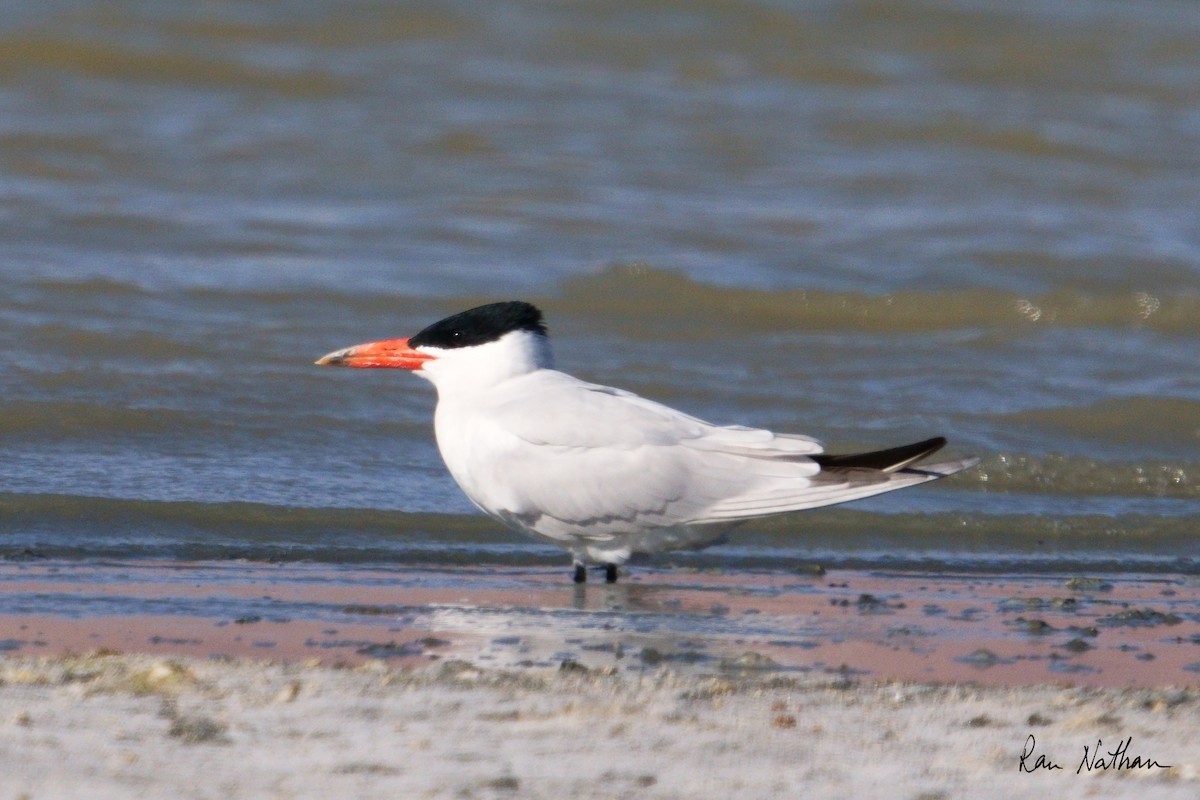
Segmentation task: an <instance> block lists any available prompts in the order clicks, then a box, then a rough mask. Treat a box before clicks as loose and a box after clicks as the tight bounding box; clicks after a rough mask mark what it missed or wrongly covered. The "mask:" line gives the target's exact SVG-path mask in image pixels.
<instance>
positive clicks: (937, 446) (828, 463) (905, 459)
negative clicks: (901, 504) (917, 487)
mask: <svg viewBox="0 0 1200 800" xmlns="http://www.w3.org/2000/svg"><path fill="white" fill-rule="evenodd" d="M945 446H946V437H945V436H935V437H933V438H932V439H926V440H925V441H923V442H915V443H914V444H906V445H901V446H900V447H892V448H889V449H887V450H874V451H872V452H870V453H852V454H848V455H832V454H830V453H822V454H820V455H815V456H810V458H812V460H813V461H815V462H817V463H818V464H819V465H820V466H821V469H877V470H880V471H882V472H894V471H895V470H898V469H901V468H903V467H907V466H908V465H909V464H912V463H915V462H917V461H920V460H921V459H923V458H925V457H926V456H930V455H932V454H934V453H936V452H937V451H938V450H941V449H942V448H943V447H945Z"/></svg>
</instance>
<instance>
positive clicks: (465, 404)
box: [316, 300, 979, 583]
mask: <svg viewBox="0 0 1200 800" xmlns="http://www.w3.org/2000/svg"><path fill="white" fill-rule="evenodd" d="M316 364H317V365H320V366H341V367H356V368H367V369H370V368H374V369H401V370H408V371H411V372H413V373H414V374H416V375H417V376H419V377H421V378H424V379H426V380H428V381H429V382H431V383H432V384H433V385H434V388H435V389H436V391H437V405H436V408H435V411H434V434H435V437H436V439H437V445H438V449H439V451H440V452H441V455H442V458H443V460H444V461H445V463H446V467H447V469H448V470H449V472H450V475H451V476H452V477H453V478H454V480H455V482H456V483H457V484H458V485H459V487H460V488H461V489H462V491H463V492H464V493H465V494H466V496H467V497H468V498H469V499H470V500H471V502H473V503H474V504H475V505H476V506H478V507H479V508H480V509H481V510H482V511H483V512H484V513H486V514H487V515H488V516H490V517H492V518H494V519H495V520H497V521H498V522H500V523H501V524H503V525H505V526H507V527H508V528H511V529H514V530H516V531H519V532H522V533H526V534H531V535H532V536H534V537H536V538H538V539H541V540H543V541H546V542H551V543H553V544H555V545H558V546H560V547H562V548H565V549H566V550H567V551H568V552H569V553H570V555H571V559H572V566H573V572H572V577H573V580H574V581H575V582H576V583H584V582H586V580H587V569H588V567H589V566H594V567H596V568H602V569H603V570H604V575H605V580H606V582H608V583H615V582H616V581H617V577H618V568H619V567H621V566H622V565H624V564H625V563H626V562H627V561H629V559H630V558H631V557H633V556H635V555H639V556H640V555H649V554H654V553H661V552H666V551H672V550H681V549H700V548H704V547H707V546H709V545H712V544H716V543H718V542H720V541H723V540H724V539H725V537H726V535H727V534H728V532H729V531H730V530H731V529H732V528H733V527H734V526H736V525H738V524H739V523H743V522H746V521H747V520H752V519H757V518H761V517H767V516H774V515H778V514H784V513H788V512H793V511H800V510H804V509H810V508H818V507H820V506H827V505H833V504H837V503H844V502H846V501H850V500H857V499H860V498H864V497H870V496H872V495H877V494H881V493H883V492H890V491H893V490H896V489H903V488H905V487H908V486H916V485H919V484H923V483H927V482H929V481H933V480H936V479H938V478H943V477H946V476H948V475H953V474H954V473H956V472H960V471H961V470H964V469H967V468H969V467H971V466H974V465H975V464H976V463H978V461H979V459H977V458H961V459H957V460H952V461H943V462H940V463H932V464H924V465H922V466H918V462H920V461H922V459H925V458H926V457H928V456H930V455H932V454H933V453H934V452H936V451H938V450H940V449H941V448H942V447H943V446H944V445H945V444H946V439H945V438H944V437H941V436H938V437H934V438H931V439H926V440H924V441H921V442H916V443H914V444H908V445H903V446H900V447H892V448H888V449H885V450H876V451H873V452H862V453H852V454H830V453H826V452H825V450H824V447H823V445H822V444H821V443H820V442H819V441H818V440H816V439H814V438H812V437H809V436H804V435H800V434H793V433H774V432H772V431H769V430H764V429H761V428H754V427H747V426H743V425H714V424H712V423H710V422H706V421H704V420H702V419H698V418H697V417H694V416H691V415H689V414H686V413H684V412H682V411H677V410H675V409H673V408H670V407H668V406H666V405H663V404H661V403H657V402H655V401H653V400H649V399H646V398H643V397H640V396H638V395H636V394H634V393H632V392H628V391H624V390H622V389H616V388H613V387H610V386H603V385H600V384H596V383H589V382H587V381H584V380H580V379H579V378H575V377H572V376H571V375H568V374H567V373H565V372H560V371H558V370H556V369H555V368H554V358H553V355H552V352H551V348H550V340H549V336H548V332H547V327H546V323H545V320H544V317H543V314H542V312H541V310H539V309H538V308H537V307H536V306H535V305H533V304H531V303H528V302H525V301H521V300H509V301H503V302H496V303H488V304H485V305H480V306H477V307H475V308H470V309H467V310H465V311H462V312H459V313H457V314H454V315H452V316H449V317H446V318H445V319H442V320H439V321H437V322H434V323H433V324H431V325H428V326H427V327H425V328H424V329H422V330H421V331H420V332H418V333H417V334H416V335H414V336H412V337H410V338H403V339H386V340H382V341H374V342H367V343H365V344H359V345H355V346H353V347H346V348H343V349H341V350H336V351H334V352H331V353H329V354H327V355H325V356H322V357H321V358H319V359H317V361H316Z"/></svg>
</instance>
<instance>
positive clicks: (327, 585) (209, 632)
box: [0, 561, 1200, 688]
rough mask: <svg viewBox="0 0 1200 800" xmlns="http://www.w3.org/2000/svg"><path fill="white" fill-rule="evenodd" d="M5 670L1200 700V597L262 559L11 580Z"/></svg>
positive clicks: (1, 636) (1041, 586) (66, 570)
mask: <svg viewBox="0 0 1200 800" xmlns="http://www.w3.org/2000/svg"><path fill="white" fill-rule="evenodd" d="M0 591H3V592H4V596H5V597H6V603H5V607H4V608H3V609H0V653H7V654H9V655H13V656H21V657H25V656H62V655H68V654H78V653H86V652H92V651H104V652H111V653H147V654H151V655H157V656H159V657H175V656H182V657H191V658H200V659H204V658H210V657H234V658H255V659H268V660H274V661H285V662H286V661H290V662H304V661H309V660H316V661H318V662H320V663H323V664H327V665H333V664H349V665H357V664H362V663H365V662H368V661H371V660H373V659H382V660H385V661H387V662H388V663H389V664H391V665H394V666H404V667H413V668H416V667H421V666H425V665H429V664H436V663H437V662H441V661H448V660H461V661H466V662H469V663H472V664H475V665H477V666H480V667H487V668H500V669H522V668H530V667H537V668H553V667H557V666H558V665H559V664H561V663H562V662H564V661H570V662H574V663H578V664H580V665H582V666H585V667H588V668H590V669H603V668H613V669H615V670H616V671H617V672H620V673H623V674H626V673H627V674H637V673H643V672H651V671H654V670H655V669H657V668H659V667H663V668H670V669H673V670H676V671H679V672H684V673H688V674H697V675H705V674H709V675H737V674H740V673H742V672H746V671H747V670H749V671H751V672H758V673H763V674H768V673H769V674H773V675H776V676H782V677H815V678H821V677H822V676H824V677H834V678H842V679H845V678H855V679H865V680H876V681H887V680H898V681H911V682H922V683H935V684H936V683H954V682H957V683H975V684H980V685H993V686H1027V685H1037V684H1064V685H1077V686H1096V687H1112V688H1120V687H1153V686H1164V685H1196V684H1197V682H1198V681H1200V613H1197V609H1198V608H1200V581H1197V580H1196V579H1195V578H1194V577H1191V576H1179V575H1173V576H1162V575H1152V576H1146V575H1123V576H1106V577H1105V578H1103V579H1096V578H1089V577H1087V576H1077V575H1064V574H1050V575H1035V576H1012V575H955V574H930V573H897V572H871V571H852V570H842V571H833V572H830V573H829V574H798V573H794V572H785V571H778V572H751V571H732V570H730V571H695V570H680V569H675V570H637V571H635V572H633V573H632V574H631V575H629V576H626V577H625V578H623V579H622V581H621V582H620V583H618V584H616V585H605V584H586V585H583V586H576V585H572V584H570V583H568V582H567V581H566V580H565V579H564V576H563V575H562V574H561V570H557V569H549V568H530V569H497V568H483V567H476V568H459V567H453V568H447V567H445V566H440V567H439V566H437V565H403V566H401V565H385V566H381V567H372V568H366V567H358V566H355V567H336V566H330V565H325V564H287V565H273V564H265V563H262V562H196V563H162V562H103V563H90V562H62V561H39V562H33V563H22V564H0Z"/></svg>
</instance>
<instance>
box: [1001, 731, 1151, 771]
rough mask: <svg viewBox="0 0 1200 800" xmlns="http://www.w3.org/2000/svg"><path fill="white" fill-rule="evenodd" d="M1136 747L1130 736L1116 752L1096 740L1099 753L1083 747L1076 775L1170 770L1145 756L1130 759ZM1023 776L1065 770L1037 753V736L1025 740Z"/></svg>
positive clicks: (1031, 735) (1022, 758)
mask: <svg viewBox="0 0 1200 800" xmlns="http://www.w3.org/2000/svg"><path fill="white" fill-rule="evenodd" d="M1132 744H1133V737H1132V736H1128V737H1126V738H1124V739H1122V740H1121V741H1120V742H1118V743H1117V746H1116V747H1114V748H1113V749H1112V750H1108V751H1104V750H1102V748H1103V747H1104V743H1103V740H1102V739H1097V740H1096V749H1095V750H1093V749H1091V748H1090V747H1089V746H1088V745H1084V746H1083V759H1082V760H1080V762H1079V766H1078V767H1076V768H1075V774H1076V775H1079V774H1081V773H1083V772H1084V771H1085V770H1086V771H1087V772H1092V771H1094V770H1112V771H1114V772H1120V771H1121V770H1131V769H1170V768H1171V765H1170V764H1160V763H1158V762H1157V761H1155V760H1154V759H1152V758H1145V757H1143V756H1138V755H1135V756H1130V755H1129V748H1130V746H1131V745H1132ZM1017 768H1018V769H1019V770H1020V771H1021V772H1037V771H1038V770H1042V769H1044V770H1056V769H1062V767H1061V766H1060V765H1059V764H1058V763H1056V762H1055V761H1054V760H1053V759H1051V758H1050V757H1049V756H1048V755H1046V754H1044V753H1038V752H1037V739H1035V738H1034V737H1033V734H1032V733H1031V734H1029V737H1028V738H1027V739H1025V747H1024V748H1023V749H1022V750H1021V761H1020V763H1019V764H1018V765H1017Z"/></svg>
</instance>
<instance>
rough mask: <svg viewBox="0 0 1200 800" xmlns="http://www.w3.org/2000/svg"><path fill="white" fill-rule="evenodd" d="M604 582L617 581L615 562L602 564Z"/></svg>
mask: <svg viewBox="0 0 1200 800" xmlns="http://www.w3.org/2000/svg"><path fill="white" fill-rule="evenodd" d="M604 582H605V583H616V582H617V565H616V564H605V565H604Z"/></svg>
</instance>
